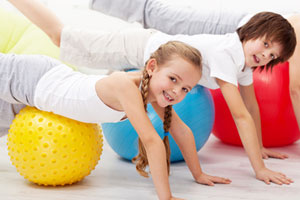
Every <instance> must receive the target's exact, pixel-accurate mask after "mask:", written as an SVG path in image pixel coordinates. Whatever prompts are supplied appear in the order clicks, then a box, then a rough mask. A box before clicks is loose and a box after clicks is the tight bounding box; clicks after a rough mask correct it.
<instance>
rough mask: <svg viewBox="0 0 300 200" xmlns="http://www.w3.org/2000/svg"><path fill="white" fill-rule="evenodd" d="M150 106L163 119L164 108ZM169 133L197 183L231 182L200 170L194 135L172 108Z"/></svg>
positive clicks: (153, 104) (154, 105) (155, 105)
mask: <svg viewBox="0 0 300 200" xmlns="http://www.w3.org/2000/svg"><path fill="white" fill-rule="evenodd" d="M152 106H153V108H154V109H155V111H156V113H157V114H158V115H159V116H160V118H161V119H163V116H164V108H161V107H159V106H158V105H157V104H155V103H152ZM170 133H171V135H172V137H173V138H174V140H175V142H176V144H177V145H178V147H179V149H180V150H181V153H182V155H183V157H184V160H185V162H186V164H187V166H188V167H189V169H190V171H191V173H192V175H193V177H194V179H195V181H196V182H197V183H201V184H205V185H210V186H213V185H214V183H223V184H228V183H231V180H229V179H227V178H222V177H216V176H210V175H207V174H205V173H203V172H202V170H201V167H200V163H199V159H198V155H197V150H196V145H195V140H194V135H193V133H192V131H191V129H190V128H189V127H188V126H187V125H186V124H185V123H184V122H183V121H182V120H181V119H180V118H179V116H178V115H177V114H176V112H175V111H174V110H172V120H171V127H170Z"/></svg>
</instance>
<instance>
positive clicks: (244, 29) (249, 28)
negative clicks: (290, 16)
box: [237, 12, 296, 69]
mask: <svg viewBox="0 0 300 200" xmlns="http://www.w3.org/2000/svg"><path fill="white" fill-rule="evenodd" d="M237 33H238V35H239V37H240V40H241V42H246V41H248V40H252V39H254V40H255V39H258V38H262V37H265V38H266V40H267V41H269V40H271V41H272V42H278V43H279V44H280V45H281V46H282V50H281V53H280V56H279V57H278V58H277V59H275V60H272V61H270V62H269V63H268V64H267V65H266V68H267V69H268V68H272V67H273V66H274V65H276V64H278V63H280V62H285V61H287V60H288V59H289V58H290V57H291V56H292V55H293V53H294V50H295V47H296V34H295V31H294V28H293V27H292V25H291V24H290V23H289V22H288V21H287V20H286V19H285V18H284V17H282V16H281V15H279V14H276V13H273V12H260V13H258V14H256V15H254V16H253V17H252V18H251V19H250V20H249V21H248V22H247V23H246V24H245V25H243V26H241V27H240V28H238V29H237ZM264 67H265V66H261V67H260V68H261V69H263V68H264Z"/></svg>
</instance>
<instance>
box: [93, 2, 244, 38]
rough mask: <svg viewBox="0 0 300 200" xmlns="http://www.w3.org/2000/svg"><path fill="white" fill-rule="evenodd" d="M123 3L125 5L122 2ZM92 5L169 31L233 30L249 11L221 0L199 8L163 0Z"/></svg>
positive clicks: (103, 11) (209, 32) (193, 32)
mask: <svg viewBox="0 0 300 200" xmlns="http://www.w3.org/2000/svg"><path fill="white" fill-rule="evenodd" d="M121 5H122V6H121ZM90 7H91V8H92V9H94V10H98V11H100V12H102V13H105V14H109V15H112V16H115V17H118V18H121V19H124V20H127V21H129V22H133V21H137V22H139V23H142V24H143V26H144V27H145V28H154V29H157V30H160V31H162V32H165V33H168V34H191V35H193V34H202V33H208V34H225V33H230V32H234V31H235V30H236V28H237V27H238V24H239V22H240V21H241V20H242V18H243V17H244V16H246V14H247V13H245V12H242V11H238V10H232V9H231V10H227V9H225V8H224V6H223V7H222V5H221V3H220V4H217V5H209V6H205V5H204V4H203V5H202V4H199V5H198V6H196V8H193V7H190V6H185V5H182V4H181V5H176V4H175V3H173V2H162V1H160V0H93V1H91V4H90Z"/></svg>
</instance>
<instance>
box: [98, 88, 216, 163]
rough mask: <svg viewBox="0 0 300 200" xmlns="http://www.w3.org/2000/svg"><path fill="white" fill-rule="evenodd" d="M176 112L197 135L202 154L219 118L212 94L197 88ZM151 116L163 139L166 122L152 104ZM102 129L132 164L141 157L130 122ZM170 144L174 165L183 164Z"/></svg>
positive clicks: (125, 121)
mask: <svg viewBox="0 0 300 200" xmlns="http://www.w3.org/2000/svg"><path fill="white" fill-rule="evenodd" d="M173 108H174V110H175V111H176V113H177V114H178V116H179V117H180V118H181V119H182V120H183V121H184V123H185V124H187V126H189V127H190V129H191V130H192V131H193V134H194V137H195V143H196V148H197V151H199V150H200V149H201V147H202V146H203V145H204V144H205V142H206V141H207V140H208V138H209V136H210V133H211V130H212V127H213V123H214V118H215V109H214V103H213V100H212V96H211V94H210V92H209V90H208V89H206V88H204V87H202V86H200V85H197V86H196V87H194V88H193V89H192V90H191V91H190V92H189V93H188V94H187V95H186V97H185V98H184V100H183V101H181V102H180V103H178V104H176V105H174V106H173ZM148 116H149V118H150V120H151V122H152V124H153V126H154V128H155V129H156V131H157V133H158V134H159V135H160V137H161V138H163V135H164V130H163V124H162V121H161V119H160V118H159V117H158V115H157V114H156V112H155V111H154V109H153V107H152V106H151V104H148ZM102 129H103V134H104V137H105V139H106V141H107V143H108V144H109V145H110V147H111V148H112V149H113V150H114V151H115V152H116V153H117V154H118V155H119V156H121V157H122V158H125V159H127V160H131V159H132V158H133V157H135V156H136V155H137V154H138V135H137V133H136V131H135V130H134V128H133V127H132V125H131V123H130V122H129V120H128V119H126V120H123V121H120V122H116V123H103V124H102ZM169 142H170V149H171V162H177V161H182V160H183V156H182V154H181V152H180V150H179V148H178V146H177V144H176V143H175V141H174V139H173V138H172V136H171V135H169Z"/></svg>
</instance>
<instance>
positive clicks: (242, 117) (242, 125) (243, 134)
mask: <svg viewBox="0 0 300 200" xmlns="http://www.w3.org/2000/svg"><path fill="white" fill-rule="evenodd" d="M217 83H218V85H219V86H220V89H221V91H222V94H223V96H224V98H225V101H226V103H227V105H228V107H229V110H230V112H231V115H232V117H233V119H234V122H235V124H236V127H237V129H238V132H239V135H240V138H241V140H242V143H243V146H244V149H245V151H246V153H247V155H248V157H249V159H250V162H251V165H252V167H253V169H254V171H255V173H256V177H257V179H259V180H262V181H264V182H265V183H267V184H270V182H274V183H276V184H279V185H281V184H290V183H292V182H293V181H292V180H291V179H289V178H287V177H286V176H285V175H284V174H282V173H279V172H274V171H271V170H269V169H268V168H266V167H265V164H264V162H263V160H262V157H261V150H260V146H259V140H258V137H257V134H256V128H255V123H254V120H253V119H252V117H251V115H250V113H249V112H248V110H247V108H246V106H245V104H244V102H243V99H242V97H241V95H240V92H239V90H238V88H237V87H236V86H235V85H233V84H230V83H228V82H225V81H222V80H220V79H217Z"/></svg>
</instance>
